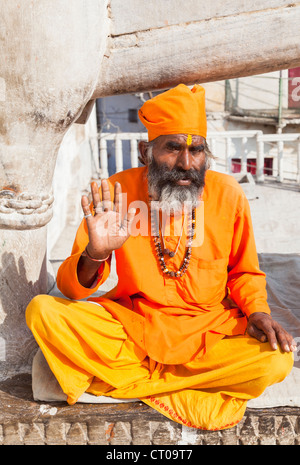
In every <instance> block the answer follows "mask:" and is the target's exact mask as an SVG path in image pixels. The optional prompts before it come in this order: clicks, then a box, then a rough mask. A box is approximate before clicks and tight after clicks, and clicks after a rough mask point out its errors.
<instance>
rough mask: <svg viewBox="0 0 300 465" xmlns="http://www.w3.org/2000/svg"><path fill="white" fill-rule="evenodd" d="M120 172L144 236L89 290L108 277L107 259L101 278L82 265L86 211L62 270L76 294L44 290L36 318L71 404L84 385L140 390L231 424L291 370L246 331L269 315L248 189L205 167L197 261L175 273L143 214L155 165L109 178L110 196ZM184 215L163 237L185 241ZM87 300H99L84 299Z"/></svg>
mask: <svg viewBox="0 0 300 465" xmlns="http://www.w3.org/2000/svg"><path fill="white" fill-rule="evenodd" d="M116 181H118V182H120V183H121V185H122V191H123V192H125V193H126V194H127V205H124V209H127V208H128V206H136V207H138V208H139V209H140V210H139V211H138V212H137V215H136V221H137V222H138V221H139V222H140V225H141V234H134V235H132V236H131V237H130V238H129V239H128V240H127V241H126V242H125V244H124V245H123V247H122V248H120V249H119V250H116V251H115V255H116V266H117V273H118V284H117V286H116V288H114V289H113V290H112V291H110V292H108V293H107V294H106V295H104V296H101V297H90V296H92V294H93V293H94V292H95V291H96V290H97V289H98V288H99V286H100V285H101V284H102V283H103V282H104V281H105V280H106V278H107V277H108V275H109V271H110V259H108V260H107V261H106V262H105V263H104V264H102V265H101V267H100V268H99V273H98V280H97V283H96V285H95V286H94V287H92V288H90V289H87V288H84V287H83V286H81V284H80V283H79V281H78V278H77V263H78V260H79V258H80V256H81V253H82V251H83V250H84V248H85V246H86V245H87V243H88V234H87V227H86V222H85V220H83V221H82V223H81V225H80V227H79V229H78V232H77V235H76V238H75V241H74V245H73V249H72V254H71V256H70V257H69V258H67V259H66V260H65V262H64V263H63V264H62V265H61V267H60V269H59V271H58V275H57V285H58V287H59V289H60V290H61V292H62V293H63V294H64V295H65V296H66V297H68V298H69V299H72V300H67V299H59V298H55V297H51V296H37V297H36V298H34V299H33V301H32V302H31V304H29V306H28V308H27V312H26V318H27V324H28V326H29V327H30V329H31V330H32V332H33V334H34V336H35V338H36V340H37V342H38V344H39V345H40V347H41V349H42V351H43V353H44V355H45V357H46V360H47V361H48V363H49V366H50V368H51V370H52V371H53V373H54V374H55V376H56V378H57V380H58V381H59V383H60V385H61V387H62V389H63V391H64V392H65V393H66V394H67V396H68V402H69V403H70V404H73V403H75V402H76V401H77V400H78V398H79V397H80V395H81V394H82V393H83V392H85V391H87V392H90V393H93V394H95V395H108V396H111V397H115V398H127V399H128V398H140V399H141V400H142V401H143V402H145V403H147V404H148V405H151V406H152V407H154V408H155V409H157V410H158V411H160V412H161V413H163V414H164V415H166V416H167V417H169V418H172V419H173V420H175V421H177V422H180V423H182V424H185V425H188V426H193V427H197V428H201V429H224V428H228V427H230V426H233V425H234V424H236V423H237V422H238V421H240V419H241V418H242V416H243V414H244V411H245V408H246V403H247V399H250V398H253V397H256V396H258V395H260V394H261V393H262V392H263V390H264V389H265V388H266V387H267V386H268V385H270V384H273V383H275V382H279V381H281V380H283V379H284V377H285V376H286V375H287V373H288V372H289V371H290V369H291V368H292V364H293V361H292V354H285V353H282V352H281V350H280V349H278V350H276V351H273V350H272V349H271V348H270V346H269V344H268V343H264V344H262V343H260V342H258V341H257V340H256V339H253V338H250V337H248V336H245V335H244V333H245V329H246V325H247V316H249V315H250V314H251V313H253V312H257V311H259V312H266V313H270V309H269V307H268V304H267V295H266V288H265V275H264V273H263V272H262V271H261V270H260V269H259V264H258V258H257V253H256V249H255V242H254V235H253V229H252V224H251V218H250V211H249V205H248V202H247V199H246V197H245V195H244V193H243V191H242V189H241V187H240V186H239V184H238V183H237V182H236V181H235V180H234V179H233V178H232V177H230V176H228V175H224V174H220V173H216V172H213V171H208V172H207V174H206V184H205V188H204V191H203V193H202V197H201V203H200V206H199V207H198V208H197V211H196V224H197V229H196V231H197V233H196V239H195V241H194V242H195V246H194V247H193V248H192V255H191V260H190V263H189V267H188V269H187V272H186V273H185V274H184V275H183V276H182V277H181V278H177V279H174V278H172V277H170V276H167V275H165V274H163V273H162V271H161V268H160V266H159V263H158V260H157V257H156V254H155V250H154V247H153V242H152V238H151V224H150V221H148V223H147V222H146V223H145V221H146V219H147V218H148V220H149V211H148V208H147V205H148V201H149V199H148V194H147V188H146V186H147V182H146V168H136V169H130V170H127V171H123V172H122V173H118V174H116V175H114V176H112V177H111V178H110V179H109V182H110V186H111V193H112V194H113V186H114V183H115V182H116ZM136 202H139V203H138V204H137V203H136ZM145 206H146V208H144V207H145ZM175 222H176V220H174V221H173V222H172V219H171V223H174V224H170V231H169V232H170V235H169V236H166V237H165V241H166V243H168V247H169V248H170V249H171V250H174V249H175V248H176V246H177V244H178V240H179V237H178V235H177V236H176V235H174V234H172V228H174V229H175V227H176V224H175ZM145 224H146V226H145ZM177 226H178V225H177ZM133 229H134V228H133ZM142 229H143V231H142ZM135 230H136V231H137V230H138V225H137V224H136V225H135ZM177 230H178V228H177ZM197 234H198V237H197ZM185 239H186V231H183V234H182V238H181V241H180V244H179V248H178V251H177V254H176V255H175V257H173V258H170V259H169V260H168V261H167V266H168V268H169V269H170V270H171V269H174V270H176V269H178V268H179V267H180V266H181V263H182V260H183V257H184V254H185V247H186V244H185V242H186V241H185ZM84 298H89V299H88V300H91V302H78V300H80V299H84ZM95 303H96V304H97V305H95Z"/></svg>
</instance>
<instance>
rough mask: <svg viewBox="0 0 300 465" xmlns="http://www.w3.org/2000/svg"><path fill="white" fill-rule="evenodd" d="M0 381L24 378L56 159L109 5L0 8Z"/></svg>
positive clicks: (25, 1)
mask: <svg viewBox="0 0 300 465" xmlns="http://www.w3.org/2000/svg"><path fill="white" fill-rule="evenodd" d="M0 9H1V15H2V18H1V23H0V44H1V46H0V62H1V68H0V255H1V256H0V380H1V379H5V378H8V377H11V376H13V375H15V374H17V373H20V372H26V371H28V370H30V365H31V359H32V356H33V352H34V351H35V348H36V345H35V343H34V341H33V338H32V336H31V333H30V332H29V330H28V329H27V327H26V324H25V317H24V313H25V308H26V306H27V304H28V302H29V301H30V300H31V298H32V297H33V296H34V295H36V294H39V293H47V291H48V284H47V282H48V279H47V251H46V228H47V226H46V225H47V223H48V222H49V220H50V219H51V216H52V202H53V196H52V192H51V186H52V178H53V172H54V168H55V163H56V155H57V152H58V148H59V146H60V144H61V141H62V139H63V136H64V134H65V133H66V131H67V129H68V128H69V127H70V125H71V124H72V123H73V122H74V121H76V120H77V119H78V118H79V117H80V115H81V114H82V112H83V110H84V108H85V107H86V105H87V103H88V102H89V101H90V98H91V95H92V94H93V91H94V88H95V85H96V83H97V80H98V75H99V71H100V68H101V63H102V58H103V54H104V51H105V47H106V40H107V35H108V26H109V20H108V12H107V1H103V0H101V1H100V0H72V1H71V2H70V0H38V1H37V0H32V1H31V0H22V1H17V0H10V1H9V2H7V1H6V0H0Z"/></svg>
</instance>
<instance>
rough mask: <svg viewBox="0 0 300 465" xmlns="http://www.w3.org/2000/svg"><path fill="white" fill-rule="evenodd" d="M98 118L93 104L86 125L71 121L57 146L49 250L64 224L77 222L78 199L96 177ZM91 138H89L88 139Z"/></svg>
mask: <svg viewBox="0 0 300 465" xmlns="http://www.w3.org/2000/svg"><path fill="white" fill-rule="evenodd" d="M96 135H97V119H96V109H95V107H94V109H93V111H92V113H91V115H90V117H89V119H88V121H87V123H86V124H85V125H81V124H74V125H73V126H72V127H71V128H70V129H69V131H68V132H67V133H66V135H65V137H64V139H63V142H62V145H61V147H60V149H59V153H58V157H57V162H56V167H55V172H54V177H53V194H54V199H55V200H54V207H53V217H52V219H51V221H50V222H49V224H48V239H47V242H48V253H51V249H52V248H53V246H54V245H55V243H56V241H57V240H58V238H59V236H60V235H61V233H62V231H63V230H64V228H65V227H66V225H67V224H78V223H79V221H80V219H81V217H82V211H81V206H80V199H81V195H82V193H83V192H85V191H86V190H87V189H88V188H89V184H90V181H91V179H92V178H97V176H98V170H99V161H98V160H99V153H98V142H97V138H96V137H95V136H96ZM90 138H92V139H90Z"/></svg>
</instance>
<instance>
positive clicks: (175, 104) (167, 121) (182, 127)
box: [139, 84, 207, 141]
mask: <svg viewBox="0 0 300 465" xmlns="http://www.w3.org/2000/svg"><path fill="white" fill-rule="evenodd" d="M139 118H140V120H141V122H142V123H143V124H144V126H145V127H146V128H147V130H148V138H149V141H151V140H153V139H156V137H158V136H161V135H167V134H191V135H197V136H202V137H204V138H206V133H207V122H206V113H205V89H204V88H203V87H202V86H199V85H198V84H196V85H195V86H194V87H193V88H192V89H190V88H189V87H187V86H186V85H184V84H179V85H178V86H177V87H174V88H173V89H170V90H167V91H166V92H163V93H162V94H159V95H157V96H156V97H153V98H152V99H150V100H147V101H146V102H145V103H144V105H143V106H142V107H141V108H140V110H139Z"/></svg>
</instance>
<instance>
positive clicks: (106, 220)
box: [81, 179, 135, 259]
mask: <svg viewBox="0 0 300 465" xmlns="http://www.w3.org/2000/svg"><path fill="white" fill-rule="evenodd" d="M101 190H102V201H101V198H100V194H99V190H98V185H97V183H96V182H94V183H92V185H91V191H92V198H93V205H94V210H95V215H94V216H93V215H91V212H90V208H89V201H88V198H87V197H86V196H83V197H82V199H81V206H82V209H83V212H84V215H85V217H86V223H87V227H88V233H89V244H88V246H87V251H88V254H89V255H90V256H91V257H93V258H95V259H104V258H106V257H107V256H109V255H110V254H111V252H112V251H113V250H116V249H119V248H120V247H122V245H123V244H124V242H125V241H126V240H127V239H128V238H129V236H130V225H131V223H132V221H133V218H134V215H135V210H130V211H128V212H127V213H126V214H125V216H124V217H123V212H122V188H121V184H120V183H116V184H115V186H114V201H113V202H112V199H111V195H110V190H109V185H108V182H107V180H106V179H104V180H103V181H102V182H101Z"/></svg>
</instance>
